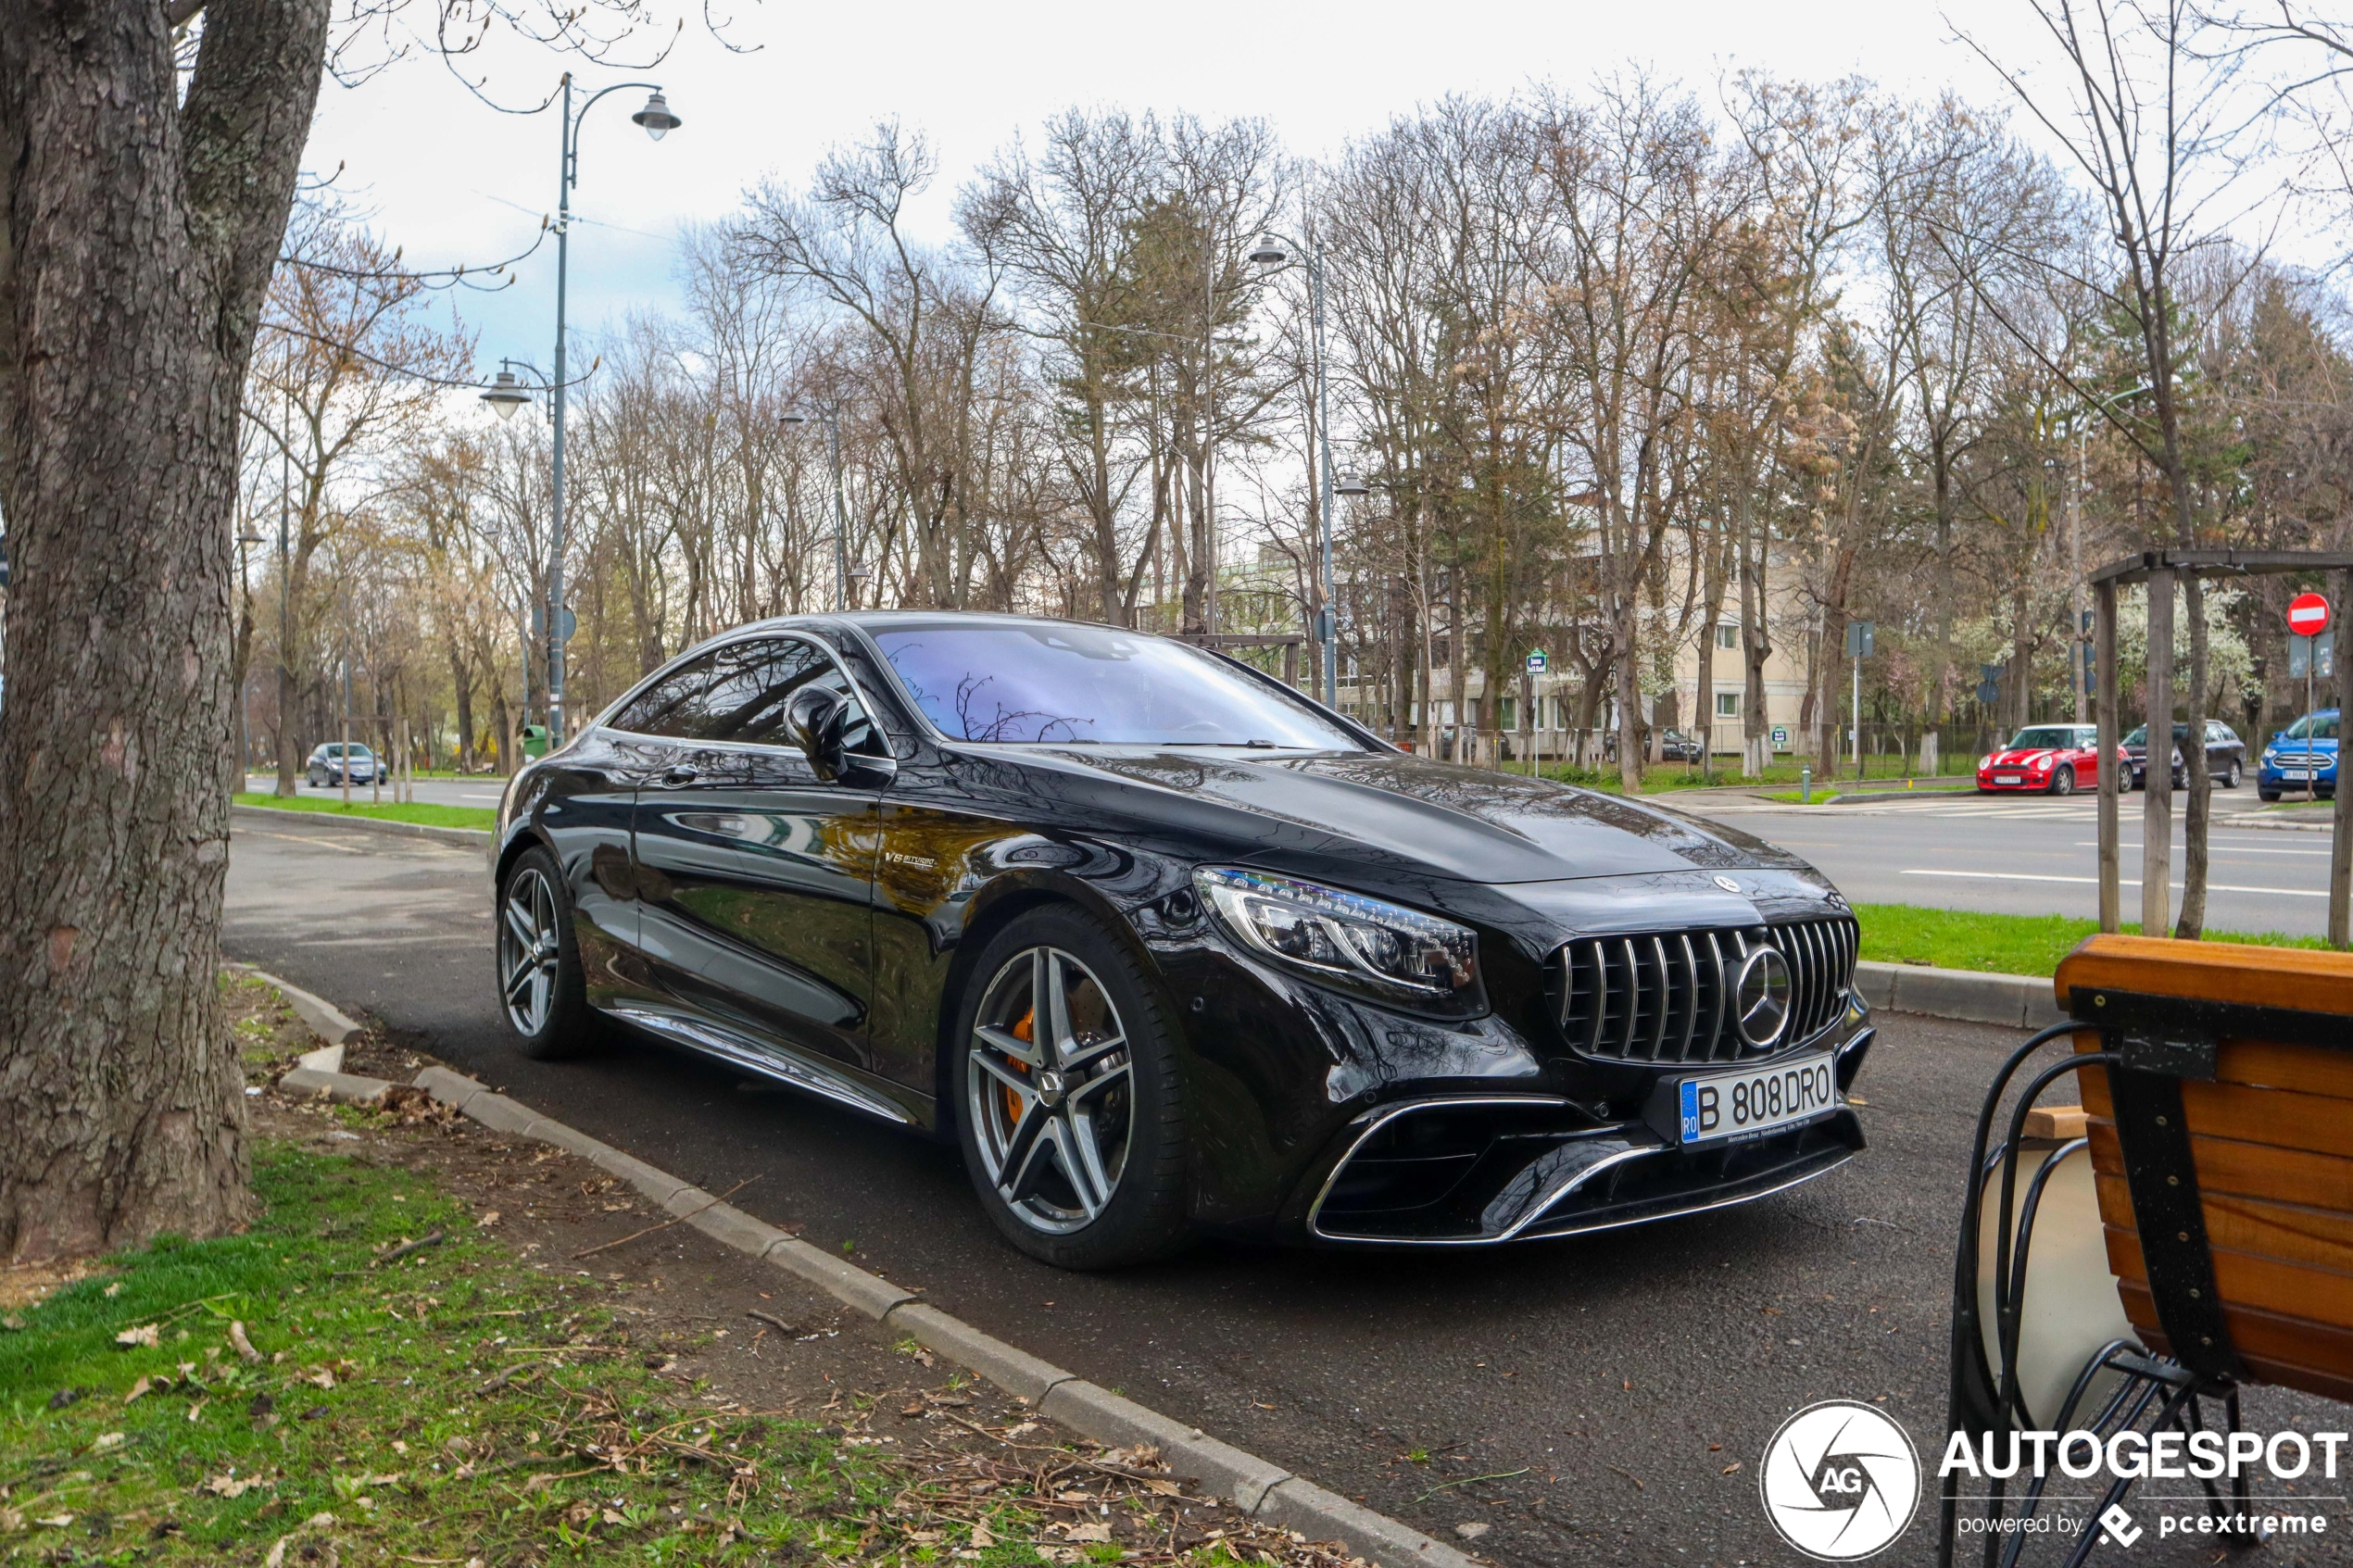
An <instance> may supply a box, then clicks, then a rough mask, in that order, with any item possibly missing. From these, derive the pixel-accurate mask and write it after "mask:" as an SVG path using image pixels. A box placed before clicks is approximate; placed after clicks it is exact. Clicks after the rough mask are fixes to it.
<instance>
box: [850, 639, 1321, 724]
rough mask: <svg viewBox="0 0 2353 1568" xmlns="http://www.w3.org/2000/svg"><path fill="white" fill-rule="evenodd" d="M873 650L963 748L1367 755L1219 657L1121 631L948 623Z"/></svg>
mask: <svg viewBox="0 0 2353 1568" xmlns="http://www.w3.org/2000/svg"><path fill="white" fill-rule="evenodd" d="M875 642H876V643H878V644H879V645H881V647H882V651H883V655H884V657H885V658H887V659H889V660H890V663H891V668H892V669H894V670H896V671H899V678H900V680H901V681H903V682H905V683H906V685H907V690H908V692H909V694H910V695H911V696H913V697H914V699H915V701H916V703H917V704H918V705H919V706H920V707H921V708H922V709H923V710H924V716H925V718H927V719H929V720H930V721H932V722H933V723H934V724H936V725H937V726H938V728H939V732H940V734H944V735H948V736H950V737H951V738H953V739H956V740H972V741H1011V742H1028V743H1036V744H1044V745H1054V746H1066V745H1070V744H1073V743H1077V744H1080V745H1090V744H1104V745H1113V746H1306V747H1312V748H1314V749H1316V750H1347V751H1361V750H1362V749H1364V746H1363V744H1362V743H1361V742H1359V741H1358V740H1357V739H1356V738H1355V737H1354V736H1353V735H1351V734H1349V733H1348V732H1347V731H1345V730H1343V729H1341V728H1340V726H1339V725H1338V724H1335V723H1333V722H1332V721H1330V720H1328V719H1325V718H1323V717H1321V716H1320V715H1318V714H1317V713H1316V712H1315V710H1314V709H1311V708H1309V707H1308V706H1307V705H1306V704H1305V703H1303V702H1301V701H1299V700H1297V699H1295V698H1293V697H1290V696H1288V695H1287V694H1285V693H1283V692H1281V691H1278V690H1276V689H1274V688H1272V687H1269V686H1267V685H1265V684H1261V683H1259V682H1257V681H1253V680H1252V679H1251V678H1250V677H1249V676H1247V675H1245V674H1243V673H1241V672H1240V671H1237V670H1235V669H1233V668H1232V667H1231V666H1230V665H1227V664H1226V663H1225V662H1224V661H1223V660H1221V659H1216V658H1214V657H1213V656H1212V655H1209V654H1206V653H1203V652H1202V651H1201V650H1200V649H1198V648H1193V647H1188V646H1185V645H1184V644H1182V643H1174V642H1169V641H1167V640H1166V639H1164V638H1160V637H1150V636H1143V635H1140V634H1139V633H1134V632H1123V631H1121V630H1119V629H1118V628H1116V627H1111V626H1076V625H1066V624H1062V623H1055V624H1051V625H1048V624H1041V623H1036V622H1021V621H1011V622H1007V623H1005V624H1002V625H974V624H970V623H961V624H960V623H952V622H950V623H942V624H939V625H934V626H920V625H919V626H901V627H891V628H889V629H887V630H883V631H878V632H876V633H875Z"/></svg>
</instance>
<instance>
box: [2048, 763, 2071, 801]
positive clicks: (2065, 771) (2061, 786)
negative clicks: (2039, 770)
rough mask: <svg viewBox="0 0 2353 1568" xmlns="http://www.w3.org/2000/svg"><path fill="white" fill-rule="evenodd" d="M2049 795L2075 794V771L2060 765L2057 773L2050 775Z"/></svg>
mask: <svg viewBox="0 0 2353 1568" xmlns="http://www.w3.org/2000/svg"><path fill="white" fill-rule="evenodd" d="M2051 793H2052V794H2053V795H2073V794H2074V793H2075V770H2074V769H2072V768H2070V767H2066V766H2064V765H2062V766H2061V767H2060V768H2059V770H2058V771H2057V772H2055V773H2053V774H2052V775H2051Z"/></svg>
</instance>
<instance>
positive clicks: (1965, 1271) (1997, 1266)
mask: <svg viewBox="0 0 2353 1568" xmlns="http://www.w3.org/2000/svg"><path fill="white" fill-rule="evenodd" d="M2083 1027H2085V1025H2084V1024H2082V1023H2080V1022H2067V1023H2061V1024H2057V1025H2055V1026H2053V1027H2051V1028H2048V1029H2045V1030H2043V1031H2042V1032H2041V1033H2039V1034H2037V1035H2034V1036H2033V1037H2032V1038H2031V1039H2029V1040H2027V1041H2026V1043H2025V1044H2023V1045H2021V1046H2020V1047H2018V1048H2017V1049H2016V1050H2015V1051H2013V1052H2012V1053H2011V1054H2010V1056H2009V1059H2008V1060H2007V1061H2005V1062H2004V1063H2003V1065H2002V1068H2001V1071H2000V1072H1999V1073H1996V1074H1995V1075H1994V1083H1993V1085H1992V1087H1990V1088H1989V1089H1988V1090H1987V1091H1986V1095H1985V1101H1984V1104H1983V1105H1982V1107H1981V1108H1980V1110H1979V1111H1978V1117H1977V1132H1976V1135H1975V1138H1974V1140H1973V1142H1972V1143H1971V1145H1970V1149H1969V1173H1970V1175H1971V1178H1972V1179H1971V1181H1970V1183H1969V1195H1968V1197H1967V1198H1966V1199H1965V1201H1964V1202H1963V1204H1962V1214H1961V1240H1960V1246H1959V1248H1958V1249H1957V1255H1956V1259H1955V1263H1954V1270H1953V1320H1952V1321H1953V1344H1952V1384H1951V1392H1950V1402H1949V1406H1948V1425H1949V1428H1950V1430H1951V1431H1952V1432H1957V1433H1966V1434H1968V1435H1969V1436H1970V1437H1971V1438H1972V1439H1973V1440H1974V1439H1982V1438H1983V1437H1986V1436H1996V1435H1999V1434H2002V1433H2006V1432H2008V1431H2013V1430H2032V1429H2035V1422H2034V1416H2033V1412H2032V1411H2029V1410H2028V1409H2027V1408H2026V1403H2025V1399H2024V1397H2023V1396H2022V1395H2021V1394H2020V1389H2019V1370H2018V1358H2019V1339H2020V1332H2021V1324H2022V1323H2023V1321H2024V1311H2025V1299H2026V1277H2027V1274H2026V1270H2027V1261H2028V1258H2029V1256H2030V1254H2031V1252H2032V1247H2033V1235H2034V1224H2035V1220H2036V1217H2037V1212H2038V1210H2039V1209H2040V1207H2041V1203H2042V1198H2043V1193H2044V1189H2045V1186H2046V1185H2047V1184H2048V1183H2049V1181H2050V1179H2051V1176H2052V1174H2053V1173H2055V1172H2057V1169H2058V1167H2059V1165H2060V1163H2061V1162H2062V1161H2064V1160H2066V1159H2067V1158H2068V1157H2069V1156H2070V1155H2071V1154H2073V1153H2075V1152H2076V1151H2077V1150H2079V1149H2082V1148H2085V1147H2086V1146H2087V1144H2088V1142H2089V1140H2088V1139H2084V1138H2077V1139H2074V1140H2073V1141H2071V1142H2069V1143H2065V1144H2062V1145H2061V1146H2060V1147H2059V1148H2056V1149H2053V1150H2051V1151H2049V1152H2048V1153H2047V1154H2045V1155H2044V1156H2043V1157H2042V1161H2041V1163H2040V1165H2039V1166H2038V1167H2037V1168H2036V1169H2035V1171H2034V1173H2033V1175H2032V1177H2031V1178H2030V1179H2029V1180H2028V1182H2027V1185H2026V1192H2025V1203H2024V1208H2023V1211H2022V1212H2021V1211H2020V1208H2019V1204H2018V1198H2019V1192H2018V1185H2019V1182H2018V1173H2019V1165H2020V1160H2021V1158H2022V1157H2023V1156H2024V1155H2025V1154H2026V1152H2027V1151H2026V1150H2025V1149H2024V1148H2022V1147H2021V1146H2022V1144H2023V1140H2024V1136H2025V1125H2026V1116H2027V1112H2028V1111H2030V1110H2032V1109H2033V1107H2034V1103H2035V1101H2036V1100H2037V1099H2038V1098H2041V1096H2042V1094H2043V1091H2044V1090H2045V1089H2046V1088H2048V1087H2049V1086H2050V1085H2052V1084H2054V1083H2056V1082H2057V1081H2058V1080H2059V1079H2060V1078H2062V1077H2065V1076H2066V1075H2067V1074H2069V1073H2076V1072H2080V1071H2081V1070H2082V1069H2083V1068H2085V1067H2087V1066H2096V1067H2112V1066H2118V1065H2121V1064H2122V1063H2123V1060H2124V1059H2123V1057H2122V1056H2121V1055H2120V1053H2118V1052H2116V1051H2110V1050H2102V1051H2086V1052H2079V1053H2076V1054H2075V1055H2072V1056H2070V1058H2069V1059H2068V1060H2065V1061H2061V1062H2057V1063H2055V1064H2053V1065H2052V1066H2050V1067H2048V1068H2045V1069H2044V1070H2043V1071H2042V1072H2040V1073H2036V1074H2035V1076H2034V1077H2033V1079H2032V1081H2031V1082H2030V1083H2029V1084H2028V1085H2026V1087H2025V1088H2024V1089H2023V1090H2022V1091H2021V1092H2020V1095H2019V1097H2018V1100H2017V1103H2016V1104H2015V1105H2014V1106H2013V1107H2012V1109H2011V1111H2010V1117H2009V1127H2008V1135H2007V1137H2006V1138H2004V1139H2003V1141H2002V1142H2001V1143H2000V1144H1999V1145H1997V1146H1995V1147H1994V1148H1992V1149H1991V1150H1990V1151H1989V1149H1988V1148H1987V1142H1988V1139H1989V1138H1990V1137H1991V1135H1992V1133H1993V1123H1994V1114H1995V1112H1996V1111H1997V1110H1999V1109H2000V1106H2001V1102H2002V1098H2003V1096H2004V1095H2005V1094H2006V1093H2007V1091H2008V1088H2009V1085H2010V1083H2011V1081H2012V1080H2013V1079H2014V1078H2015V1077H2016V1076H2017V1075H2018V1073H2019V1071H2020V1069H2021V1068H2022V1067H2024V1066H2025V1065H2026V1063H2027V1062H2028V1061H2029V1060H2031V1059H2032V1057H2033V1055H2034V1053H2035V1052H2037V1051H2039V1050H2040V1049H2042V1048H2043V1047H2045V1045H2047V1044H2049V1043H2050V1042H2051V1041H2053V1040H2057V1039H2066V1038H2071V1037H2072V1036H2073V1035H2074V1034H2075V1033H2076V1031H2077V1030H2079V1029H2081V1028H2083ZM1997 1172H1998V1173H1999V1174H2000V1176H2001V1197H2000V1207H1999V1213H1998V1217H1999V1221H2000V1223H1999V1224H1998V1226H1997V1227H1996V1230H1995V1241H1994V1325H1995V1332H1996V1335H1997V1341H1998V1346H1999V1348H2000V1351H2001V1361H2002V1371H2001V1375H2000V1376H1999V1377H1998V1378H1997V1377H1995V1376H1994V1371H1993V1368H1992V1367H1991V1366H1990V1365H1988V1364H1987V1361H1986V1359H1985V1339H1984V1333H1983V1328H1982V1321H1981V1318H1980V1315H1979V1310H1978V1284H1979V1264H1978V1249H1979V1246H1980V1242H1981V1238H1982V1235H1983V1204H1984V1194H1985V1189H1986V1186H1987V1185H1988V1184H1989V1183H1990V1181H1991V1180H1992V1178H1993V1177H1994V1174H1995V1173H1997ZM2014 1220H2015V1221H2016V1222H2017V1223H2015V1224H2014V1223H2013V1221H2014ZM2012 1236H2016V1237H2017V1248H2016V1253H2017V1255H2016V1256H2015V1257H2013V1256H2011V1252H2012V1248H2011V1237H2012ZM2103 1373H2113V1374H2118V1384H2117V1386H2116V1388H2115V1389H2114V1390H2113V1391H2112V1392H2111V1393H2110V1394H2109V1395H2108V1399H2106V1401H2105V1402H2104V1403H2103V1405H2102V1407H2101V1410H2100V1412H2099V1414H2098V1416H2097V1417H2096V1418H2095V1419H2094V1421H2093V1422H2092V1423H2091V1424H2090V1425H2089V1426H2087V1427H2084V1428H2082V1430H2085V1431H2090V1432H2095V1433H2097V1434H2099V1435H2100V1436H2101V1440H2102V1442H2103V1443H2105V1442H2106V1441H2107V1440H2108V1438H2110V1437H2112V1436H2114V1435H2115V1434H2117V1433H2119V1432H2122V1431H2124V1430H2126V1429H2127V1428H2131V1427H2136V1426H2139V1425H2140V1424H2142V1423H2143V1422H2144V1421H2146V1422H2147V1423H2148V1426H2147V1429H2148V1430H2149V1431H2151V1432H2156V1431H2159V1430H2162V1429H2164V1428H2166V1427H2169V1426H2175V1425H2178V1426H2180V1427H2181V1428H2182V1429H2183V1431H2184V1432H2185V1433H2187V1432H2196V1431H2198V1430H2200V1429H2201V1423H2202V1415H2201V1411H2200V1406H2201V1403H2202V1401H2204V1400H2206V1399H2216V1400H2218V1401H2219V1402H2220V1403H2221V1407H2222V1416H2223V1421H2224V1424H2225V1425H2224V1430H2225V1431H2227V1432H2232V1433H2235V1432H2236V1431H2238V1429H2239V1397H2238V1387H2237V1385H2236V1384H2235V1383H2233V1382H2232V1381H2230V1380H2229V1379H2227V1378H2213V1377H2207V1378H2201V1377H2199V1376H2198V1375H2197V1374H2194V1373H2192V1372H2191V1371H2190V1370H2189V1369H2188V1368H2186V1367H2184V1366H2183V1365H2182V1364H2181V1363H2180V1362H2179V1361H2174V1360H2172V1359H2171V1358H2169V1357H2161V1356H2156V1355H2152V1354H2150V1353H2149V1352H2148V1351H2147V1350H2145V1348H2142V1347H2141V1346H2140V1345H2139V1344H2137V1343H2135V1342H2134V1341H2132V1340H2129V1339H2115V1340H2110V1341H2109V1342H2108V1344H2107V1345H2106V1346H2104V1347H2102V1348H2101V1349H2100V1350H2099V1351H2098V1352H2097V1353H2096V1354H2095V1355H2094V1356H2093V1357H2092V1358H2091V1360H2089V1361H2086V1362H2085V1363H2084V1365H2083V1368H2082V1371H2081V1372H2080V1373H2078V1374H2077V1375H2076V1378H2075V1382H2074V1384H2073V1386H2071V1388H2070V1391H2069V1393H2068V1396H2067V1399H2065V1400H2064V1401H2063V1402H2062V1403H2061V1405H2060V1407H2059V1409H2058V1410H2057V1412H2055V1414H2054V1415H2053V1417H2052V1421H2051V1424H2050V1426H2049V1428H2048V1430H2053V1431H2060V1432H2064V1431H2069V1430H2071V1429H2073V1428H2072V1427H2071V1425H2070V1424H2071V1423H2072V1422H2073V1421H2074V1419H2075V1417H2076V1415H2077V1413H2078V1410H2079V1408H2080V1407H2081V1405H2082V1401H2083V1399H2084V1398H2085V1396H2086V1395H2087V1394H2089V1392H2090V1391H2091V1389H2092V1387H2093V1386H2094V1385H2095V1383H2096V1382H2097V1381H2098V1379H2099V1377H2100V1375H2101V1374H2103ZM2152 1407H2154V1410H2155V1414H2154V1417H2153V1418H2152V1417H2151V1410H2152ZM2049 1480H2050V1476H2049V1474H2047V1473H2046V1474H2043V1475H2040V1476H2037V1477H2035V1478H2034V1479H2033V1481H2032V1484H2031V1485H2030V1486H2027V1487H2026V1489H2025V1490H2024V1491H2023V1492H2022V1493H2021V1494H2020V1495H2019V1496H2018V1497H2017V1498H2016V1499H2010V1498H2009V1496H2008V1478H2007V1477H1993V1478H1991V1480H1990V1485H1989V1486H1988V1487H1987V1490H1986V1493H1985V1495H1984V1496H1983V1497H1982V1498H1977V1499H1969V1500H1971V1501H1972V1502H1977V1503H1981V1504H1982V1505H1983V1507H1984V1508H1985V1510H1986V1512H1987V1516H1988V1519H1989V1523H1990V1521H1991V1520H1993V1519H1995V1518H2000V1517H2003V1516H2005V1515H2007V1516H2010V1517H2015V1518H2017V1519H2018V1520H2020V1521H2021V1522H2023V1521H2024V1520H2026V1519H2030V1518H2032V1516H2033V1515H2034V1513H2035V1512H2037V1510H2039V1509H2040V1507H2041V1506H2042V1503H2043V1501H2044V1495H2045V1488H2046V1486H2048V1484H2049ZM2201 1485H2202V1486H2204V1488H2205V1491H2206V1493H2207V1507H2208V1512H2211V1513H2212V1514H2213V1515H2214V1516H2215V1517H2216V1518H2217V1519H2218V1520H2222V1519H2235V1518H2237V1517H2238V1516H2240V1515H2242V1514H2245V1513H2246V1512H2247V1509H2248V1503H2249V1500H2250V1499H2249V1495H2248V1494H2249V1481H2248V1478H2247V1477H2246V1476H2245V1475H2244V1474H2242V1475H2239V1476H2237V1477H2235V1478H2234V1479H2233V1482H2232V1485H2231V1488H2230V1495H2229V1497H2228V1498H2227V1499H2225V1497H2224V1494H2223V1491H2222V1489H2221V1487H2220V1486H2217V1485H2216V1484H2215V1483H2214V1482H2213V1481H2210V1480H2209V1481H2203V1482H2202V1483H2201ZM2132 1486H2133V1478H2132V1477H2122V1476H2120V1477H2118V1478H2117V1479H2115V1480H2114V1481H2112V1482H2111V1483H2110V1484H2109V1486H2108V1492H2107V1494H2106V1495H2105V1496H2103V1497H2102V1498H2101V1499H2099V1502H2098V1504H2097V1506H2096V1507H2095V1510H2094V1512H2093V1518H2092V1520H2091V1521H2089V1522H2087V1524H2086V1526H2085V1528H2084V1531H2083V1535H2082V1539H2081V1540H2080V1541H2078V1542H2077V1543H2076V1545H2075V1546H2074V1548H2073V1549H2071V1550H2070V1552H2069V1553H2068V1555H2067V1557H2066V1559H2065V1568H2081V1565H2082V1563H2083V1562H2086V1561H2087V1560H2088V1559H2089V1558H2090V1557H2091V1555H2092V1553H2093V1552H2094V1551H2095V1550H2096V1549H2098V1547H2099V1544H2100V1542H2101V1540H2102V1539H2103V1538H2104V1536H2103V1533H2102V1531H2101V1529H2100V1527H2099V1524H2098V1515H2099V1514H2101V1513H2105V1512H2107V1511H2108V1509H2109V1508H2110V1507H2112V1506H2114V1505H2115V1504H2117V1503H2120V1502H2121V1501H2122V1500H2123V1499H2124V1498H2125V1496H2126V1495H2127V1494H2128V1493H2129V1492H2130V1491H2131V1490H2132ZM1962 1500H1963V1499H1962V1498H1961V1496H1960V1494H1959V1492H1958V1491H1957V1490H1945V1491H1944V1495H1943V1499H1942V1503H1941V1506H1940V1511H1939V1537H1938V1548H1937V1562H1938V1563H1939V1564H1940V1565H1941V1568H1953V1562H1954V1555H1955V1551H1956V1548H1957V1542H1958V1539H1959V1535H1958V1532H1959V1522H1960V1504H1961V1502H1962ZM2031 1538H2032V1537H2031V1536H2030V1534H2029V1533H2028V1532H2027V1531H2025V1530H2023V1529H2013V1530H2009V1531H2001V1530H1995V1529H1991V1528H1989V1529H1988V1530H1987V1532H1986V1535H1985V1549H1984V1554H1983V1561H1984V1563H1985V1568H2015V1565H2016V1564H2017V1562H2018V1561H2019V1559H2020V1555H2021V1554H2022V1553H2023V1552H2024V1551H2025V1549H2026V1546H2027V1543H2028V1541H2029V1540H2030V1539H2031ZM2224 1539H2225V1540H2226V1541H2228V1542H2231V1543H2233V1544H2238V1545H2255V1544H2259V1543H2258V1542H2257V1541H2256V1539H2255V1538H2254V1537H2251V1536H2247V1535H2244V1534H2241V1533H2238V1532H2233V1533H2231V1534H2229V1535H2226V1536H2225V1537H2224Z"/></svg>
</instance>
